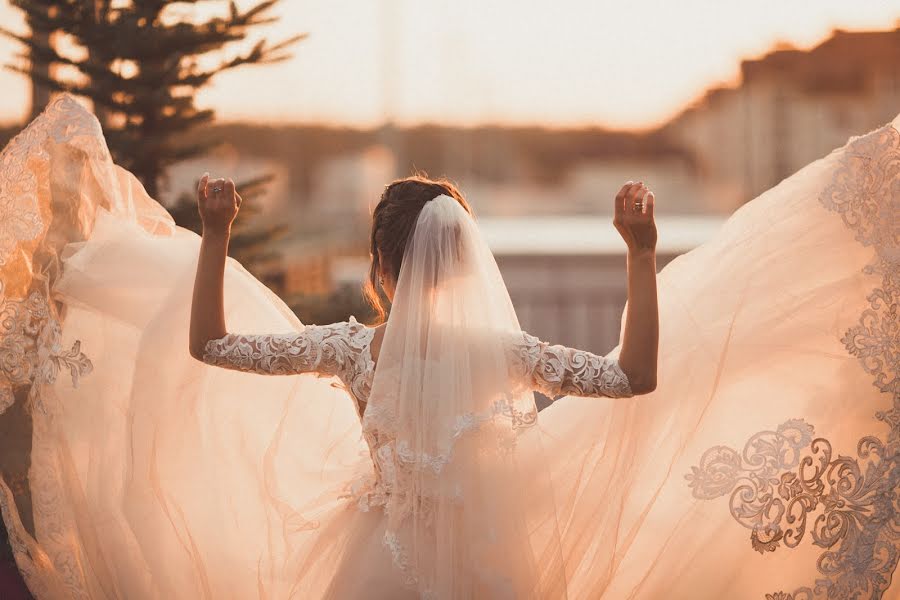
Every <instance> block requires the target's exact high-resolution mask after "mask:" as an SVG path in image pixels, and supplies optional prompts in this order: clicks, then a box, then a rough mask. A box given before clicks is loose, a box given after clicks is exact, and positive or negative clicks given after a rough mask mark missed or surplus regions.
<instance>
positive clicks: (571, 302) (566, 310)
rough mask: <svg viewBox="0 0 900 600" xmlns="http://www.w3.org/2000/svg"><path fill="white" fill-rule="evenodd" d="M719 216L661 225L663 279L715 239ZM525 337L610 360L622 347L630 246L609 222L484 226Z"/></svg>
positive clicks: (495, 222)
mask: <svg viewBox="0 0 900 600" xmlns="http://www.w3.org/2000/svg"><path fill="white" fill-rule="evenodd" d="M724 221H725V218H724V217H717V216H666V217H657V219H656V222H657V229H658V231H659V240H658V242H657V260H656V267H657V271H659V270H660V269H662V268H663V267H664V266H665V265H666V264H668V263H669V262H670V261H671V260H673V259H674V258H675V257H677V256H679V255H681V254H683V253H685V252H688V251H690V250H691V249H693V248H695V247H697V246H699V245H700V244H702V243H703V242H705V241H707V240H708V239H710V238H711V237H712V236H713V235H715V233H716V231H718V229H719V228H720V227H721V225H722V223H724ZM479 227H480V228H481V230H482V231H483V232H484V235H485V237H486V239H487V242H488V244H489V245H490V247H491V251H492V252H493V254H494V256H495V257H496V259H497V265H498V266H499V268H500V272H501V274H502V275H503V280H504V281H505V282H506V286H507V288H508V289H509V295H510V298H511V299H512V301H513V305H514V306H515V308H516V314H517V315H518V317H519V323H520V325H521V326H522V328H523V329H525V330H526V331H528V332H530V333H531V334H532V335H536V336H538V337H540V338H541V339H544V340H547V341H549V342H552V343H561V344H565V345H567V346H572V347H575V348H582V349H585V350H589V351H591V352H594V353H597V354H601V355H603V354H607V353H608V352H609V351H610V350H611V349H612V348H613V347H615V346H616V345H617V344H618V343H619V333H620V331H621V326H622V324H623V323H622V316H623V310H624V308H625V301H626V299H627V297H628V286H627V284H628V281H627V271H626V257H625V250H626V248H625V242H624V241H623V240H622V238H621V236H620V235H619V232H618V231H616V229H615V227H614V226H613V224H612V218H611V217H609V218H607V217H555V218H548V217H540V218H539V217H518V218H485V219H481V220H480V221H479Z"/></svg>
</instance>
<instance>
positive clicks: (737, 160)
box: [663, 27, 900, 208]
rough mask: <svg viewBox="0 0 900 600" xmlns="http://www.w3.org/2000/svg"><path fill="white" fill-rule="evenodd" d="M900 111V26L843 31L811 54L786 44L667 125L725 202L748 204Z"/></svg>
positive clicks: (669, 133) (744, 66) (666, 129)
mask: <svg viewBox="0 0 900 600" xmlns="http://www.w3.org/2000/svg"><path fill="white" fill-rule="evenodd" d="M898 113H900V27H898V28H897V29H894V30H892V31H864V32H847V31H840V30H836V31H834V32H833V34H832V35H831V37H830V38H828V39H827V40H825V41H824V42H822V43H821V44H819V45H818V46H816V47H814V48H812V49H811V50H798V49H795V48H791V47H786V46H782V47H778V48H776V49H775V50H774V51H773V52H770V53H769V54H766V55H765V56H763V57H762V58H759V59H754V60H746V61H744V62H743V63H742V65H741V80H740V83H739V84H738V85H737V86H736V87H722V88H716V89H713V90H710V91H708V92H707V93H706V94H705V96H704V97H703V98H702V99H701V100H700V101H699V102H697V103H696V104H695V105H694V106H692V107H690V108H688V109H687V110H686V111H684V112H683V113H682V114H681V115H679V116H678V117H676V118H675V119H674V120H672V121H671V122H670V123H668V124H667V125H665V126H664V127H663V131H664V132H665V133H666V135H667V136H669V137H670V138H671V139H673V140H675V141H676V142H677V143H679V144H682V145H683V146H684V147H685V148H686V149H688V150H689V151H690V152H692V153H693V155H694V156H695V158H696V160H697V164H698V168H699V173H700V177H701V178H702V179H704V180H707V181H708V182H709V185H710V187H711V188H712V189H714V190H716V195H717V196H718V197H719V198H721V199H722V200H723V201H727V202H731V203H734V206H733V208H736V207H737V205H738V204H740V203H743V202H746V201H748V200H750V199H752V198H754V197H756V196H757V195H759V194H760V193H762V192H764V191H765V190H767V189H769V188H771V187H773V186H774V185H776V184H777V183H779V182H780V181H781V180H783V179H784V178H786V177H787V176H789V175H791V174H792V173H794V172H795V171H797V170H799V169H800V168H802V167H803V166H805V165H806V164H808V163H810V162H811V161H813V160H815V159H817V158H819V157H821V156H824V155H825V154H828V152H830V151H831V150H833V149H834V148H838V147H840V146H842V145H843V144H844V143H845V142H846V141H847V139H848V138H849V137H850V136H853V135H860V134H863V133H866V132H867V131H869V130H871V129H874V128H876V127H879V126H881V125H883V124H884V123H887V122H889V121H891V120H892V119H893V118H894V117H896V116H897V114H898Z"/></svg>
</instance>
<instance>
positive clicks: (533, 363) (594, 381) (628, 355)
mask: <svg viewBox="0 0 900 600" xmlns="http://www.w3.org/2000/svg"><path fill="white" fill-rule="evenodd" d="M615 202H616V205H615V218H614V220H613V224H614V225H615V226H616V229H617V230H618V231H619V233H620V234H621V235H622V238H623V239H624V240H625V243H626V245H627V246H628V306H627V311H626V314H625V334H624V336H623V340H622V349H621V351H620V353H619V357H618V359H615V358H611V357H606V356H599V355H596V354H592V353H590V352H587V351H585V350H578V349H575V348H568V347H566V346H562V345H559V344H549V343H547V342H544V341H541V340H540V339H538V338H536V337H535V336H533V335H530V334H528V333H525V332H522V333H521V336H519V335H516V336H513V339H512V340H511V342H512V343H511V344H510V346H509V348H510V351H511V356H512V358H513V361H512V368H513V373H514V376H517V377H521V378H524V381H525V383H526V384H527V385H529V386H530V387H531V388H532V389H535V390H537V391H539V392H541V393H543V394H544V395H546V396H549V397H550V398H554V399H555V398H557V397H559V396H566V395H568V396H607V397H612V398H628V397H631V396H636V395H640V394H648V393H650V392H652V391H653V390H654V389H656V364H657V352H658V345H659V316H658V307H657V304H658V302H657V295H656V225H655V223H654V221H653V212H654V211H653V209H654V203H655V198H654V197H653V193H652V192H650V191H649V190H648V189H647V187H646V186H644V185H643V183H642V182H637V183H634V182H631V181H629V182H628V183H626V184H625V185H624V186H623V187H622V189H621V190H620V191H619V193H618V195H616V200H615Z"/></svg>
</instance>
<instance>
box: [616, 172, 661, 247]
mask: <svg viewBox="0 0 900 600" xmlns="http://www.w3.org/2000/svg"><path fill="white" fill-rule="evenodd" d="M641 200H643V207H642V208H638V207H636V206H635V202H638V201H641ZM655 204H656V198H655V196H654V194H653V192H651V191H650V188H648V187H647V186H645V185H644V183H643V182H642V181H638V182H632V181H629V182H628V183H626V184H625V185H623V186H622V189H621V190H619V193H618V194H616V206H615V216H614V218H613V225H615V227H616V229H617V230H618V231H619V234H620V235H621V236H622V239H623V240H625V244H626V245H627V246H628V251H629V252H655V251H656V223H655V222H654V220H653V209H654V205H655Z"/></svg>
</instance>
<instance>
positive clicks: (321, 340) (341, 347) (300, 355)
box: [203, 322, 358, 377]
mask: <svg viewBox="0 0 900 600" xmlns="http://www.w3.org/2000/svg"><path fill="white" fill-rule="evenodd" d="M351 330H352V324H351V323H348V322H342V323H332V324H331V325H307V326H306V328H304V329H303V331H301V332H299V333H281V334H266V335H247V334H234V333H229V334H227V335H225V336H224V337H221V338H219V339H215V340H209V341H208V342H207V343H206V346H205V348H204V352H203V362H205V363H206V364H209V365H213V366H216V367H222V368H225V369H234V370H237V371H246V372H249V373H261V374H265V375H294V374H298V373H315V374H318V375H321V376H329V375H337V376H339V377H341V376H343V375H344V373H345V372H347V370H348V369H349V368H350V366H351V363H352V361H353V360H354V359H355V358H356V355H357V354H358V352H357V350H358V349H357V348H355V345H354V344H353V336H352V331H351Z"/></svg>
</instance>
